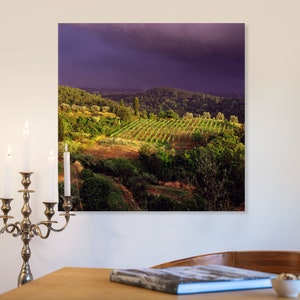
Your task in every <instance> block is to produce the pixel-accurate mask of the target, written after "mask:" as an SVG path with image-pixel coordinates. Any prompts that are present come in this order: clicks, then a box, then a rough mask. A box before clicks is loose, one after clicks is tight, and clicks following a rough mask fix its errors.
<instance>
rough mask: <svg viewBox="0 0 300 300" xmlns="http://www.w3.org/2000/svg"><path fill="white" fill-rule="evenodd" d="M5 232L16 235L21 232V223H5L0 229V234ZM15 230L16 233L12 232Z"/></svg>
mask: <svg viewBox="0 0 300 300" xmlns="http://www.w3.org/2000/svg"><path fill="white" fill-rule="evenodd" d="M4 232H7V233H9V234H12V236H13V237H17V236H19V235H21V234H22V229H21V223H20V222H16V223H15V224H6V225H5V226H3V227H2V228H1V230H0V234H2V233H4ZM14 232H16V233H14Z"/></svg>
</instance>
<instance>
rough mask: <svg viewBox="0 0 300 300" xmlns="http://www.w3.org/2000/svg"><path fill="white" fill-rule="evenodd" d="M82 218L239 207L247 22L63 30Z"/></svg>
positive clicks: (62, 116) (74, 187)
mask: <svg viewBox="0 0 300 300" xmlns="http://www.w3.org/2000/svg"><path fill="white" fill-rule="evenodd" d="M58 143H59V145H58V149H59V162H58V168H59V177H58V185H59V191H60V194H63V190H64V171H63V159H62V158H63V152H64V149H65V145H66V144H67V145H68V149H69V151H70V156H71V191H72V196H74V203H73V205H74V210H77V211H244V210H245V24H243V23H99V24H97V23H74V24H73V23H60V24H58Z"/></svg>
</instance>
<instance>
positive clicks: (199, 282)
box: [110, 265, 276, 294]
mask: <svg viewBox="0 0 300 300" xmlns="http://www.w3.org/2000/svg"><path fill="white" fill-rule="evenodd" d="M275 276H276V275H275V274H271V273H265V272H259V271H252V270H248V269H241V268H235V267H229V266H223V265H198V266H180V267H169V268H161V269H156V268H142V269H115V270H112V272H111V274H110V280H111V281H113V282H119V283H124V284H128V285H133V286H138V287H143V288H147V289H151V290H157V291H161V292H166V293H172V294H193V293H206V292H220V291H232V290H245V289H260V288H270V287H272V285H271V278H273V277H275Z"/></svg>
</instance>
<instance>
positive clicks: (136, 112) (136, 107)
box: [132, 97, 140, 116]
mask: <svg viewBox="0 0 300 300" xmlns="http://www.w3.org/2000/svg"><path fill="white" fill-rule="evenodd" d="M132 107H133V112H134V115H135V116H138V115H139V109H140V103H139V98H138V97H135V98H134V100H133V104H132Z"/></svg>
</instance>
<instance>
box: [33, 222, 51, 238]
mask: <svg viewBox="0 0 300 300" xmlns="http://www.w3.org/2000/svg"><path fill="white" fill-rule="evenodd" d="M40 225H45V226H46V227H47V232H46V233H45V234H43V233H42V230H41V229H40ZM31 229H32V232H33V233H34V234H35V235H37V236H39V237H40V238H41V239H44V240H45V239H47V238H48V237H49V235H50V232H51V230H50V228H49V226H47V225H46V224H44V223H43V222H40V223H38V224H34V225H32V228H31Z"/></svg>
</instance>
